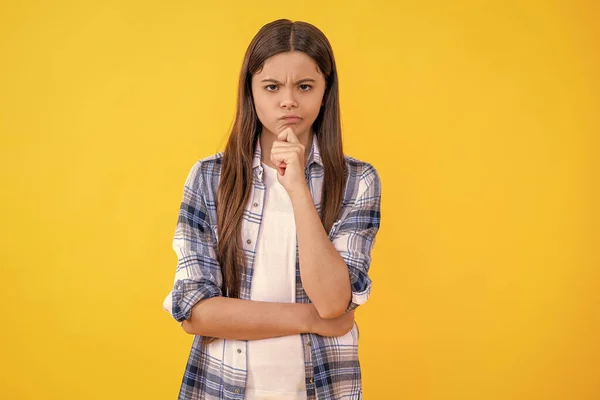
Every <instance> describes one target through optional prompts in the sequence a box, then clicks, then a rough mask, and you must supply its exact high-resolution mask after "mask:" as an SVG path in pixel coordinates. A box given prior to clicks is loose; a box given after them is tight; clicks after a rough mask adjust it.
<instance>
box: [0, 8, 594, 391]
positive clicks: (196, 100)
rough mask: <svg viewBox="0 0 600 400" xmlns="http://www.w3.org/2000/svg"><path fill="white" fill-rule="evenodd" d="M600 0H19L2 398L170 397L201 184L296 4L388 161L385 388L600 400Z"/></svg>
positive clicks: (6, 15)
mask: <svg viewBox="0 0 600 400" xmlns="http://www.w3.org/2000/svg"><path fill="white" fill-rule="evenodd" d="M217 3H218V5H215V4H217ZM392 3H395V5H393V4H392ZM492 3H494V4H492ZM206 4H208V2H206ZM596 4H597V3H596V2H594V1H588V2H585V1H571V2H567V1H565V2H542V1H539V2H538V1H528V2H523V1H517V0H513V1H498V2H486V1H458V2H448V1H439V2H431V1H426V2H423V1H421V2H410V1H401V2H392V1H389V2H388V1H383V0H382V1H378V2H342V1H338V2H326V1H302V2H280V1H278V2H272V1H263V2H256V3H253V2H248V1H239V2H237V1H235V2H211V5H205V2H200V1H172V2H165V1H117V0H112V1H54V2H45V1H44V2H43V1H17V0H12V1H3V2H2V4H1V6H0V10H1V11H0V57H1V62H0V131H1V150H0V171H1V172H0V176H1V181H0V184H1V187H2V196H0V204H1V210H2V215H1V219H2V222H1V238H0V239H1V258H0V263H1V271H2V272H1V274H2V276H1V279H0V285H1V286H0V290H1V292H0V293H1V296H2V301H1V304H2V305H1V307H2V309H1V310H0V312H1V314H0V318H1V324H2V325H1V333H0V335H1V336H0V337H1V344H0V346H1V347H0V368H1V370H0V397H1V398H3V399H173V398H175V397H176V394H177V391H178V388H179V384H180V381H181V377H182V374H183V371H184V367H185V362H186V359H187V354H188V351H189V348H190V344H191V337H189V336H186V335H185V334H184V333H183V332H182V331H181V329H180V327H179V326H178V324H177V323H176V322H174V321H173V320H172V319H170V317H169V316H168V314H167V313H166V312H165V311H163V310H162V308H161V304H162V300H163V298H164V296H165V295H166V294H167V292H168V291H169V290H170V287H171V284H172V280H173V276H174V271H175V264H176V257H175V253H174V252H173V251H172V250H171V240H172V236H173V233H174V229H175V223H176V219H177V212H178V207H179V201H180V200H181V195H182V191H183V183H184V181H185V178H186V176H187V173H188V171H189V169H190V168H191V166H192V165H193V163H194V162H195V161H196V160H197V159H199V158H202V157H206V156H208V155H210V154H213V153H215V152H217V151H220V150H221V149H222V147H223V145H224V143H225V139H226V135H227V133H228V129H229V128H230V126H231V123H232V121H233V113H234V107H235V95H236V85H237V78H238V73H239V69H240V66H241V61H242V57H243V54H244V51H245V49H246V46H247V45H248V43H249V42H250V40H251V38H252V37H253V36H254V34H255V33H256V32H257V31H258V29H259V28H260V27H261V26H262V25H263V24H265V23H267V22H269V21H271V20H274V19H277V18H282V17H284V18H291V19H294V20H305V21H308V22H311V23H313V24H315V25H316V26H318V27H320V28H321V29H322V30H323V31H324V32H325V34H326V35H327V36H328V38H329V39H330V41H331V43H332V45H333V48H334V51H335V55H336V59H337V63H338V66H339V75H340V81H341V104H342V112H343V114H342V119H343V128H344V135H345V150H346V153H347V154H350V155H353V156H355V157H357V158H360V159H364V160H366V161H370V162H372V163H373V164H374V165H375V166H376V168H377V169H378V170H379V172H380V175H381V178H382V183H383V203H382V216H383V219H382V227H381V230H380V234H379V236H378V239H377V244H376V246H375V251H374V254H373V256H374V259H373V264H372V278H373V281H374V288H373V293H372V296H371V299H370V300H369V303H368V304H367V305H365V306H364V307H362V308H361V309H360V311H358V312H357V318H358V320H359V323H360V327H361V345H360V356H361V362H362V366H363V374H364V392H365V398H366V399H367V400H372V399H375V400H378V399H382V400H387V399H410V400H426V399H432V400H433V399H436V400H437V399H440V400H441V399H444V400H445V399H478V400H480V399H484V400H486V399H519V400H520V399H523V400H525V399H527V400H529V399H565V400H571V399H598V398H600V340H599V336H600V307H599V306H600V295H599V294H598V292H599V284H600V274H599V272H598V268H599V267H600V257H599V251H598V247H599V243H600V236H599V222H600V221H599V218H598V204H599V203H600V198H599V196H598V184H599V179H598V172H599V171H600V169H599V168H598V167H599V165H598V152H599V150H600V143H599V140H598V135H599V133H600V117H599V115H598V114H599V110H600V75H599V71H600V57H599V54H600V29H599V28H598V25H595V24H597V21H598V19H599V17H600V10H599V8H598V6H597V5H596Z"/></svg>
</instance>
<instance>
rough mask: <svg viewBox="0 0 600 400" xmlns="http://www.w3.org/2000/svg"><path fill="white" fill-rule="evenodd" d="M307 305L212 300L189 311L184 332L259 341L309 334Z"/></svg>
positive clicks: (309, 323)
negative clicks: (190, 312) (189, 314)
mask: <svg viewBox="0 0 600 400" xmlns="http://www.w3.org/2000/svg"><path fill="white" fill-rule="evenodd" d="M311 307H312V305H310V304H300V303H272V302H261V301H250V300H240V299H232V298H227V297H212V298H209V299H206V300H203V301H201V302H199V303H198V304H196V305H195V306H194V307H193V308H192V314H191V316H190V318H189V319H187V320H185V321H184V322H183V324H182V326H183V329H184V330H185V331H186V332H187V333H189V334H193V335H200V336H211V337H217V338H221V339H234V340H258V339H268V338H273V337H279V336H288V335H295V334H299V333H303V332H309V331H310V329H311V321H312V319H311V318H313V314H312V313H311Z"/></svg>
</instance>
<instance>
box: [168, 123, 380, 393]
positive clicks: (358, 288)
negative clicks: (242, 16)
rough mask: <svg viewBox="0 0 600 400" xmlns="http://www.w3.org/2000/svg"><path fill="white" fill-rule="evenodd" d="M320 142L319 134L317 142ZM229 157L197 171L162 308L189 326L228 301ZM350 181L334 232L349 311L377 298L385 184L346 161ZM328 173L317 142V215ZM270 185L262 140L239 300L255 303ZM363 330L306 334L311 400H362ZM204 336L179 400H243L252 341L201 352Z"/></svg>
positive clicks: (187, 190)
mask: <svg viewBox="0 0 600 400" xmlns="http://www.w3.org/2000/svg"><path fill="white" fill-rule="evenodd" d="M313 135H314V134H313ZM222 158H223V153H222V152H221V153H218V154H215V155H213V156H210V157H207V158H205V159H202V160H200V161H198V162H197V163H195V164H194V166H193V167H192V168H191V171H190V173H189V175H188V177H187V179H186V183H185V186H184V190H183V200H182V202H181V207H180V209H179V218H178V221H177V227H176V231H175V237H174V239H173V249H174V250H175V252H176V253H177V257H178V263H177V269H176V272H175V282H174V287H173V290H172V291H171V292H170V293H169V294H168V295H167V297H166V298H165V301H164V304H163V307H164V308H165V309H166V310H167V311H168V312H169V313H170V314H171V315H172V316H173V318H175V319H176V320H177V321H179V322H182V321H184V320H185V319H188V318H189V317H190V314H191V309H192V307H193V306H194V305H195V304H196V303H198V302H199V301H201V300H203V299H207V298H210V297H214V296H222V295H223V293H222V290H221V287H222V282H223V280H222V275H221V268H220V266H219V262H218V261H217V257H216V248H217V238H218V232H217V210H216V193H217V187H218V184H219V179H220V175H221V163H222ZM345 163H346V167H347V170H348V177H347V182H346V186H345V191H344V197H343V201H342V209H341V211H340V214H339V216H340V218H339V219H337V220H336V222H335V223H334V224H333V226H332V228H331V230H330V232H329V238H330V240H331V241H332V243H333V245H334V246H335V248H336V249H337V250H338V251H339V253H340V255H341V256H342V258H343V259H344V260H345V261H346V264H347V265H348V272H349V274H350V280H351V284H352V300H351V303H350V304H349V306H348V311H349V310H353V309H355V308H356V307H358V306H359V305H361V304H364V303H365V302H366V301H367V299H368V297H369V294H370V292H371V280H370V279H369V275H368V272H369V266H370V264H371V250H372V248H373V245H374V244H375V235H376V233H377V231H378V229H379V223H380V201H381V183H380V179H379V175H378V173H377V171H376V170H375V168H374V167H373V166H372V165H370V164H368V163H366V162H363V161H360V160H357V159H355V158H352V157H349V156H345ZM323 176H324V169H323V163H322V160H321V156H320V154H319V145H318V141H317V137H316V135H314V136H313V141H312V147H311V150H310V154H309V157H308V160H307V164H306V179H307V183H308V186H309V188H310V191H311V194H312V197H313V200H314V204H315V207H316V209H317V211H320V208H321V188H322V185H323ZM265 189H266V188H265V184H264V182H263V169H262V166H261V148H260V140H258V141H257V145H256V150H255V153H254V162H253V186H252V193H251V194H250V198H249V201H248V204H247V206H246V207H245V211H244V214H243V221H242V232H243V235H244V240H243V244H244V253H245V256H246V260H247V263H248V264H247V265H248V268H247V272H245V273H244V275H243V276H242V280H241V282H242V285H241V288H240V298H242V299H247V300H249V299H250V288H251V284H252V266H253V263H254V258H255V255H256V244H257V243H256V242H257V238H258V231H259V227H260V222H261V220H262V205H263V204H264V201H263V200H264V196H265ZM296 302H297V303H309V302H310V299H309V298H308V296H307V295H306V293H305V292H304V289H303V287H302V282H301V279H300V263H299V258H298V249H296ZM358 336H359V335H358V326H357V325H356V323H355V325H354V327H353V328H352V330H351V331H350V333H349V334H347V335H344V336H340V337H325V336H320V335H317V334H314V333H302V334H301V337H302V343H303V348H304V365H305V372H306V391H307V398H308V400H315V399H319V400H338V399H361V398H362V383H361V370H360V364H359V361H358ZM202 339H203V338H202V336H194V341H193V344H192V348H191V351H190V354H189V358H188V361H187V366H186V369H185V373H184V376H183V380H182V383H181V388H180V391H179V399H180V400H192V399H194V400H196V399H203V400H204V399H208V400H213V399H214V400H217V399H228V400H229V399H230V400H234V399H235V400H242V399H244V391H245V386H246V374H247V368H246V367H247V358H246V354H247V353H246V349H247V347H246V346H247V341H246V340H229V339H227V340H224V339H219V340H217V341H215V342H213V343H211V344H209V345H207V346H204V347H203V346H202Z"/></svg>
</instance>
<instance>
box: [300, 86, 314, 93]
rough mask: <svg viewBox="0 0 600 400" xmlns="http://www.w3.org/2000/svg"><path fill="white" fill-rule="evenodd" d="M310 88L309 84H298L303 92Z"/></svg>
mask: <svg viewBox="0 0 600 400" xmlns="http://www.w3.org/2000/svg"><path fill="white" fill-rule="evenodd" d="M310 89H312V86H311V85H306V84H302V85H300V90H302V91H303V92H308V91H309V90H310Z"/></svg>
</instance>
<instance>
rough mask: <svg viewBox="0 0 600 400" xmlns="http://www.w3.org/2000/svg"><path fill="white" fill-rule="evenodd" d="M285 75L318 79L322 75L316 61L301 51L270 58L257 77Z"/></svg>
mask: <svg viewBox="0 0 600 400" xmlns="http://www.w3.org/2000/svg"><path fill="white" fill-rule="evenodd" d="M283 75H292V76H295V75H307V76H312V77H316V76H318V75H321V74H320V71H319V68H318V67H317V63H316V62H315V60H313V59H312V58H311V57H310V56H308V55H307V54H306V53H303V52H301V51H288V52H285V53H279V54H276V55H274V56H272V57H269V58H267V59H266V60H265V63H264V65H263V68H262V70H260V71H258V72H257V73H256V76H257V77H263V76H269V77H273V78H276V77H277V76H283Z"/></svg>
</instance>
